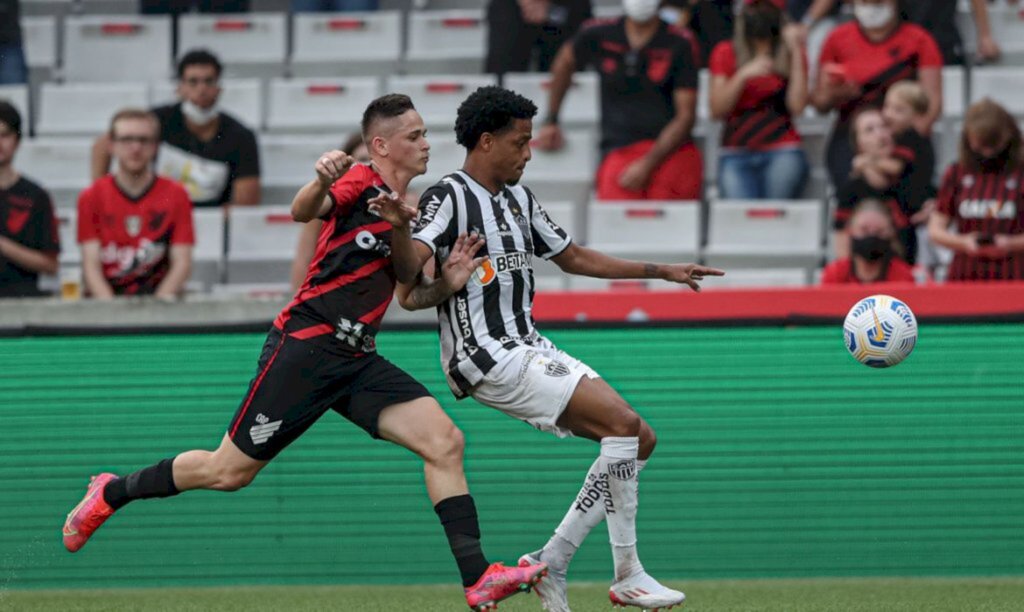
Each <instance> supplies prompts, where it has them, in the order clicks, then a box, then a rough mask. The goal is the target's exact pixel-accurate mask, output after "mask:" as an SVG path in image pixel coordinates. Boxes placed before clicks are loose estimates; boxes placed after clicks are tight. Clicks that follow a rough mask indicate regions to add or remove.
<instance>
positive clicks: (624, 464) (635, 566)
mask: <svg viewBox="0 0 1024 612" xmlns="http://www.w3.org/2000/svg"><path fill="white" fill-rule="evenodd" d="M639 448H640V440H639V438H604V439H603V440H601V463H602V467H603V468H604V470H605V471H606V472H607V473H608V493H609V495H610V497H611V503H610V504H609V505H608V506H607V508H606V509H605V512H606V513H607V520H608V539H610V540H611V543H612V558H613V559H614V560H615V580H616V581H619V580H622V579H623V578H627V577H629V576H632V575H633V574H635V573H637V572H641V571H643V565H641V564H640V558H639V556H637V552H636V506H637V479H636V474H637V465H636V460H637V459H636V455H637V451H638V450H639Z"/></svg>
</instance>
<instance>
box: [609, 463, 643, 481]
mask: <svg viewBox="0 0 1024 612" xmlns="http://www.w3.org/2000/svg"><path fill="white" fill-rule="evenodd" d="M608 473H609V474H611V476H612V478H615V479H616V480H630V479H632V478H634V477H635V476H636V459H623V460H622V461H616V462H615V463H610V464H608Z"/></svg>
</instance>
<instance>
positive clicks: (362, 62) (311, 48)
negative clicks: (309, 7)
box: [291, 11, 402, 76]
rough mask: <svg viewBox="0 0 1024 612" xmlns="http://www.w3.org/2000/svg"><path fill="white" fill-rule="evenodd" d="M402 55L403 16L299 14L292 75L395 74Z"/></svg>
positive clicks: (295, 20)
mask: <svg viewBox="0 0 1024 612" xmlns="http://www.w3.org/2000/svg"><path fill="white" fill-rule="evenodd" d="M401 55H402V14H401V12H399V11H380V12H373V13H296V14H295V15H294V16H293V18H292V57H291V73H292V74H293V75H295V76H328V75H333V76H345V75H363V74H393V73H394V72H396V70H397V68H398V61H399V59H400V58H401Z"/></svg>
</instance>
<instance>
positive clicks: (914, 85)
mask: <svg viewBox="0 0 1024 612" xmlns="http://www.w3.org/2000/svg"><path fill="white" fill-rule="evenodd" d="M886 95H893V96H896V98H897V99H898V100H900V101H901V102H903V103H904V104H906V105H907V106H909V107H910V110H912V111H914V114H915V115H917V116H919V117H920V116H923V115H925V114H927V113H928V107H929V106H930V103H929V100H928V94H927V93H926V92H925V90H924V87H921V84H920V83H918V82H917V81H909V80H908V81H899V82H897V83H895V84H893V86H892V87H890V88H889V91H888V92H887V93H886Z"/></svg>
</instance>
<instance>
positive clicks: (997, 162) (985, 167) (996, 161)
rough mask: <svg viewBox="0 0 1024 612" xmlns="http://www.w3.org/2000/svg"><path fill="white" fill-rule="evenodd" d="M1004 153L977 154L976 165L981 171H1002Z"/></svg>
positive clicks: (1004, 158)
mask: <svg viewBox="0 0 1024 612" xmlns="http://www.w3.org/2000/svg"><path fill="white" fill-rule="evenodd" d="M1006 157H1007V155H1006V153H1000V154H999V155H997V156H995V157H982V156H980V155H979V156H978V167H979V168H981V170H982V171H983V172H1002V171H1003V168H1005V167H1006Z"/></svg>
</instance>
